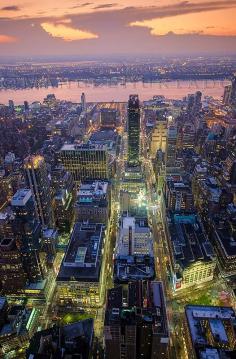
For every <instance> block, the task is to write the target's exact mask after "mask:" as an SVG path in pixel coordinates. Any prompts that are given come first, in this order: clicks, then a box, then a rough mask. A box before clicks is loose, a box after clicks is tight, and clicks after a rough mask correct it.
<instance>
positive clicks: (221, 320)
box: [185, 305, 235, 346]
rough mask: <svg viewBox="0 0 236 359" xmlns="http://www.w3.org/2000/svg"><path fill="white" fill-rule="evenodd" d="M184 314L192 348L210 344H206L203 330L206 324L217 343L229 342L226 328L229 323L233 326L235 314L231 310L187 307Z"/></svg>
mask: <svg viewBox="0 0 236 359" xmlns="http://www.w3.org/2000/svg"><path fill="white" fill-rule="evenodd" d="M185 314H186V317H187V321H188V327H189V331H190V334H191V339H192V342H193V345H194V346H202V345H204V346H207V345H209V344H210V343H208V337H207V335H206V333H207V332H206V331H205V330H204V328H203V327H206V322H208V327H209V330H210V332H211V334H212V337H213V338H215V340H216V341H217V342H218V343H222V344H226V343H228V342H229V341H230V340H229V338H228V335H229V331H228V329H227V327H228V325H229V324H230V323H231V324H232V325H234V326H235V312H234V310H233V308H230V307H217V306H216V307H214V306H201V305H187V306H186V307H185ZM203 322H204V323H205V324H204V326H203V325H202V323H203ZM226 326H227V327H226Z"/></svg>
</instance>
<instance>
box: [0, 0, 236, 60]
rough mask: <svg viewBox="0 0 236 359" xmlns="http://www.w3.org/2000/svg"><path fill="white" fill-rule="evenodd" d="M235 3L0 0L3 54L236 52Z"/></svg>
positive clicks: (234, 0) (0, 52)
mask: <svg viewBox="0 0 236 359" xmlns="http://www.w3.org/2000/svg"><path fill="white" fill-rule="evenodd" d="M235 18H236V0H231V1H225V0H212V1H211V0H205V1H204V0H198V1H197V0H192V1H175V0H167V1H164V0H159V1H152V0H145V1H144V0H129V1H126V0H119V1H115V0H114V2H112V1H111V2H106V1H104V0H94V1H93V0H91V1H90V0H88V1H84V0H41V1H37V2H36V1H34V0H15V1H14V0H0V56H8V55H21V56H23V55H26V56H33V55H93V56H96V55H99V56H102V55H109V54H111V55H112V54H128V55H132V54H133V55H135V54H154V55H162V54H187V53H189V54H192V53H197V52H198V53H213V54H214V53H217V54H219V53H222V54H227V53H234V52H235V49H236V23H235Z"/></svg>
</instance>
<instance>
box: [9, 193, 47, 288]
mask: <svg viewBox="0 0 236 359" xmlns="http://www.w3.org/2000/svg"><path fill="white" fill-rule="evenodd" d="M11 208H12V211H13V214H14V217H15V218H14V232H15V237H16V240H17V243H18V247H19V249H20V251H21V255H22V260H23V265H24V270H25V272H26V273H27V277H28V279H29V281H30V282H37V281H39V280H41V279H42V276H43V274H42V269H41V265H40V259H39V249H40V234H41V225H40V222H39V220H38V219H37V215H36V209H35V203H34V200H33V196H32V193H31V190H30V189H20V190H18V191H17V192H16V193H15V195H14V196H13V197H12V200H11Z"/></svg>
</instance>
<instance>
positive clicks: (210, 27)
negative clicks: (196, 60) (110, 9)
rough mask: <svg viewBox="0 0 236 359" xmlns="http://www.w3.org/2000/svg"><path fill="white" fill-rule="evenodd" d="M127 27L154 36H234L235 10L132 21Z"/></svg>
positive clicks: (235, 34)
mask: <svg viewBox="0 0 236 359" xmlns="http://www.w3.org/2000/svg"><path fill="white" fill-rule="evenodd" d="M129 26H131V27H133V26H137V27H144V28H148V29H149V30H150V34H151V35H154V36H161V35H167V34H169V33H174V34H177V35H185V34H201V35H210V36H236V25H235V10H232V9H226V10H215V11H212V12H209V11H206V12H200V13H190V14H181V15H175V16H174V17H168V16H167V17H163V18H154V19H150V20H142V21H133V22H130V23H129Z"/></svg>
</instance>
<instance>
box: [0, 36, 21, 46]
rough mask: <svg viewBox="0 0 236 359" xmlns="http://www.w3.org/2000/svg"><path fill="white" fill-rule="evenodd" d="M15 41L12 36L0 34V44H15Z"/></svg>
mask: <svg viewBox="0 0 236 359" xmlns="http://www.w3.org/2000/svg"><path fill="white" fill-rule="evenodd" d="M16 40H17V39H16V37H14V36H8V35H1V34H0V44H8V43H12V42H16Z"/></svg>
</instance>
